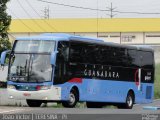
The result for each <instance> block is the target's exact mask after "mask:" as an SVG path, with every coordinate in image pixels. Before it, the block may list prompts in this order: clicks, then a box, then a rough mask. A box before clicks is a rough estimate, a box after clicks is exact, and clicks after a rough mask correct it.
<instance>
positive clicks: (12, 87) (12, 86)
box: [7, 85, 16, 89]
mask: <svg viewBox="0 0 160 120" xmlns="http://www.w3.org/2000/svg"><path fill="white" fill-rule="evenodd" d="M7 88H9V89H16V87H15V86H14V85H7Z"/></svg>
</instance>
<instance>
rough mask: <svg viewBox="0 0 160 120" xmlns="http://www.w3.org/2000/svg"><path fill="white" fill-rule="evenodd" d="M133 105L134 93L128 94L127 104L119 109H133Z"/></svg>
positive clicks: (119, 106) (121, 105)
mask: <svg viewBox="0 0 160 120" xmlns="http://www.w3.org/2000/svg"><path fill="white" fill-rule="evenodd" d="M133 104H134V93H133V92H128V95H127V98H126V102H125V103H124V104H120V105H118V108H122V109H132V107H133Z"/></svg>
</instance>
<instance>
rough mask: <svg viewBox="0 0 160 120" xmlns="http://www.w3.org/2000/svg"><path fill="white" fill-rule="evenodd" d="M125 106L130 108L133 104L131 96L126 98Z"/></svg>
mask: <svg viewBox="0 0 160 120" xmlns="http://www.w3.org/2000/svg"><path fill="white" fill-rule="evenodd" d="M127 104H128V106H129V107H131V106H132V104H133V99H132V97H131V96H128V97H127Z"/></svg>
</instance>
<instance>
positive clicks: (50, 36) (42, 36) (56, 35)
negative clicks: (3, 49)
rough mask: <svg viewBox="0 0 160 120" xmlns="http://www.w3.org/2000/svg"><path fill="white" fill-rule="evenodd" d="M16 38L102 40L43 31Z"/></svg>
mask: <svg viewBox="0 0 160 120" xmlns="http://www.w3.org/2000/svg"><path fill="white" fill-rule="evenodd" d="M16 40H54V41H62V40H63V41H70V40H78V41H97V42H104V41H103V40H101V39H95V38H90V37H82V36H75V35H70V34H65V33H44V34H40V35H38V36H31V37H18V38H17V39H16Z"/></svg>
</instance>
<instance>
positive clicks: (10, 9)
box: [7, 7, 35, 32]
mask: <svg viewBox="0 0 160 120" xmlns="http://www.w3.org/2000/svg"><path fill="white" fill-rule="evenodd" d="M7 9H8V10H9V11H10V12H11V13H12V15H14V16H15V17H16V19H18V20H19V21H20V22H21V23H22V24H23V25H24V26H26V27H27V28H28V29H29V30H31V31H32V32H35V31H34V30H33V29H32V28H31V27H30V26H28V25H26V24H25V23H24V22H23V20H21V19H20V18H19V17H18V16H17V15H16V14H15V13H14V12H13V11H12V10H11V9H10V8H9V7H8V8H7Z"/></svg>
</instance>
